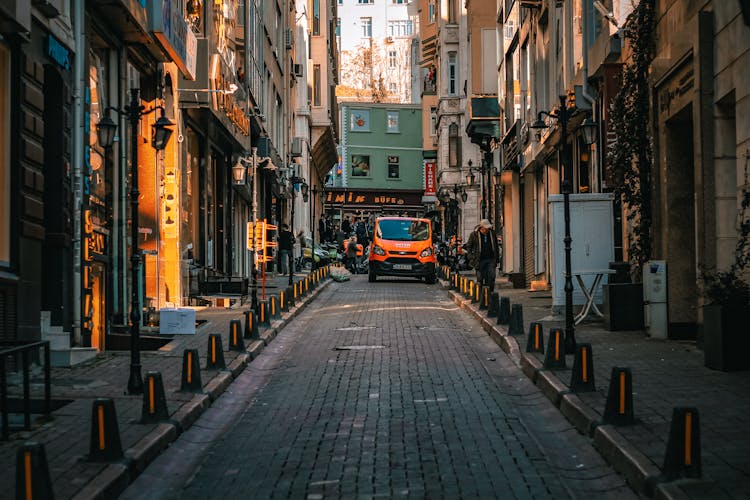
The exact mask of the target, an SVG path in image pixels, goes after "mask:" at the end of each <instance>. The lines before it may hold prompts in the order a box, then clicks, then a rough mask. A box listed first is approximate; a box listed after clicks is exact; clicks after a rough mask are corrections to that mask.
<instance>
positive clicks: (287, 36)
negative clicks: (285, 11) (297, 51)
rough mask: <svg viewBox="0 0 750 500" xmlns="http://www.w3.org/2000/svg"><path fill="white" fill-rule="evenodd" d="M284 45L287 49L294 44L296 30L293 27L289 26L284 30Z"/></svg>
mask: <svg viewBox="0 0 750 500" xmlns="http://www.w3.org/2000/svg"><path fill="white" fill-rule="evenodd" d="M284 46H285V47H286V49H287V50H290V49H291V48H292V47H293V46H294V31H292V29H291V28H287V29H286V31H285V32H284Z"/></svg>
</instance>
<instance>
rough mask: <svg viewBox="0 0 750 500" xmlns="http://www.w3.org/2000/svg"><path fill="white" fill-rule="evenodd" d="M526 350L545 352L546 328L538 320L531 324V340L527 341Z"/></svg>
mask: <svg viewBox="0 0 750 500" xmlns="http://www.w3.org/2000/svg"><path fill="white" fill-rule="evenodd" d="M526 352H538V353H541V354H544V328H543V327H542V324H541V323H537V322H536V321H535V322H533V323H531V324H530V325H529V340H528V342H527V343H526Z"/></svg>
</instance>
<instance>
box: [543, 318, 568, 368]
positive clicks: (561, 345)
mask: <svg viewBox="0 0 750 500" xmlns="http://www.w3.org/2000/svg"><path fill="white" fill-rule="evenodd" d="M544 367H545V368H547V369H549V370H564V369H565V340H564V339H563V332H562V330H560V329H559V328H554V329H553V330H552V331H550V332H549V341H548V343H547V353H546V354H545V355H544Z"/></svg>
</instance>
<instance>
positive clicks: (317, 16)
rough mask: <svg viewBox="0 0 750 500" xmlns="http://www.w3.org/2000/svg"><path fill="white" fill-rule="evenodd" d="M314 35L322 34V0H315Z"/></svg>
mask: <svg viewBox="0 0 750 500" xmlns="http://www.w3.org/2000/svg"><path fill="white" fill-rule="evenodd" d="M313 35H316V36H318V35H320V0H313Z"/></svg>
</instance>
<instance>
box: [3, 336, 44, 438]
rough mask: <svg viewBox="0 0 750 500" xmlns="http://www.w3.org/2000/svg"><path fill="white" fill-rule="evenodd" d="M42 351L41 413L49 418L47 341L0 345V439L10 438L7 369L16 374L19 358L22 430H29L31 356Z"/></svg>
mask: <svg viewBox="0 0 750 500" xmlns="http://www.w3.org/2000/svg"><path fill="white" fill-rule="evenodd" d="M39 348H42V349H44V406H43V407H42V408H43V409H42V413H43V414H44V415H45V416H47V417H49V415H50V413H51V411H52V404H51V399H50V368H49V366H50V364H49V363H50V351H49V341H46V340H44V341H40V342H31V343H25V344H16V343H14V344H8V343H4V344H2V345H0V417H1V418H2V439H3V440H7V439H8V438H9V436H10V424H9V422H8V418H9V414H10V413H11V412H10V405H9V401H8V368H9V367H10V368H16V369H15V370H13V373H16V372H17V367H18V358H19V356H20V358H21V373H22V380H21V384H22V395H21V398H20V401H21V407H22V408H23V428H24V430H27V431H28V430H31V413H32V400H31V390H30V387H31V381H30V366H31V355H32V353H33V352H34V351H35V350H37V349H39Z"/></svg>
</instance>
